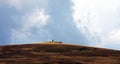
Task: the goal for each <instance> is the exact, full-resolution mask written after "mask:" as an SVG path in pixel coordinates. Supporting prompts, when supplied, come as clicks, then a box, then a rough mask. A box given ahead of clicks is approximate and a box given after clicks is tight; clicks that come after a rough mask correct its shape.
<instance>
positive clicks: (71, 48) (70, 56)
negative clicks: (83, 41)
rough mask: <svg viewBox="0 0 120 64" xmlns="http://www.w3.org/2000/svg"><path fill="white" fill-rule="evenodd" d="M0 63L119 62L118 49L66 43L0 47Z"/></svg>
mask: <svg viewBox="0 0 120 64" xmlns="http://www.w3.org/2000/svg"><path fill="white" fill-rule="evenodd" d="M0 64H120V51H115V50H107V49H100V48H94V47H85V46H75V45H67V44H24V45H11V46H2V47H0Z"/></svg>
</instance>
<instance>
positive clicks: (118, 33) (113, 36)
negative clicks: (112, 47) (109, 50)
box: [108, 30, 120, 44]
mask: <svg viewBox="0 0 120 64" xmlns="http://www.w3.org/2000/svg"><path fill="white" fill-rule="evenodd" d="M109 41H110V42H115V43H114V44H120V30H113V31H112V32H110V33H109V37H108V42H109Z"/></svg>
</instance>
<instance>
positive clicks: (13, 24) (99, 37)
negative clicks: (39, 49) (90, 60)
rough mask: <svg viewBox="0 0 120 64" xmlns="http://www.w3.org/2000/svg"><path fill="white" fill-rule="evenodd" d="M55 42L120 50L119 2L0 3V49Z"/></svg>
mask: <svg viewBox="0 0 120 64" xmlns="http://www.w3.org/2000/svg"><path fill="white" fill-rule="evenodd" d="M52 39H54V40H56V41H62V42H65V43H70V44H79V45H89V46H97V47H104V48H111V49H118V50H120V47H119V46H120V1H119V0H52V1H50V0H0V45H11V44H29V43H38V42H44V41H50V40H52Z"/></svg>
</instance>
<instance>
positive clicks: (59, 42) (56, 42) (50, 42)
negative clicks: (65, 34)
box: [41, 40, 63, 44]
mask: <svg viewBox="0 0 120 64" xmlns="http://www.w3.org/2000/svg"><path fill="white" fill-rule="evenodd" d="M62 43H63V42H61V41H53V40H52V41H48V42H43V43H41V44H62Z"/></svg>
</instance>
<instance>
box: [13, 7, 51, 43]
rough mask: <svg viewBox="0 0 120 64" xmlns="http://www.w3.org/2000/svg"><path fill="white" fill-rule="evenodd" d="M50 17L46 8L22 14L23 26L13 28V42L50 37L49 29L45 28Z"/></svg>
mask: <svg viewBox="0 0 120 64" xmlns="http://www.w3.org/2000/svg"><path fill="white" fill-rule="evenodd" d="M49 18H50V16H49V15H48V14H46V12H45V10H44V9H42V10H40V9H36V10H34V11H32V12H31V13H29V14H26V15H24V16H22V22H21V27H20V28H19V29H12V44H16V43H27V42H29V43H30V42H37V41H41V40H42V39H45V38H46V37H47V38H50V36H49V33H48V31H46V30H45V29H44V27H45V26H46V25H47V23H48V19H49ZM19 19H20V18H19ZM18 23H19V22H18ZM47 38H46V39H47Z"/></svg>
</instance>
